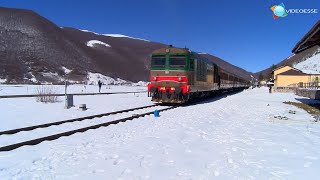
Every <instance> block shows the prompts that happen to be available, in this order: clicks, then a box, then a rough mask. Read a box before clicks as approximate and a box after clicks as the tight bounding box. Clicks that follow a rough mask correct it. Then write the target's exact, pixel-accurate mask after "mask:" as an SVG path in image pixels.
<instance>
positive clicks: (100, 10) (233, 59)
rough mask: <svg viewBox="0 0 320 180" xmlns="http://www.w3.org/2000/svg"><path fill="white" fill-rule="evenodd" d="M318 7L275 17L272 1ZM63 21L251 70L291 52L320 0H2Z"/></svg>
mask: <svg viewBox="0 0 320 180" xmlns="http://www.w3.org/2000/svg"><path fill="white" fill-rule="evenodd" d="M281 2H283V3H284V4H285V6H286V9H296V8H299V9H300V8H317V9H319V13H318V14H289V15H288V16H287V17H285V18H279V19H277V20H274V19H273V17H272V11H271V10H270V8H271V6H273V5H278V4H280V3H281ZM0 6H3V7H12V8H23V9H31V10H34V11H36V12H37V13H39V14H40V15H42V16H44V17H46V18H48V19H49V20H51V21H53V22H54V23H55V24H57V25H58V26H68V27H75V28H79V29H87V30H91V31H95V32H98V33H118V34H125V35H129V36H133V37H138V38H143V39H149V40H151V41H156V42H162V43H166V44H173V45H174V46H178V47H185V46H186V47H188V48H190V49H191V50H194V51H198V52H206V53H209V54H213V55H216V56H218V57H220V58H222V59H224V60H226V61H228V62H230V63H232V64H234V65H237V66H239V67H242V68H244V69H246V70H248V71H251V72H257V71H260V70H263V69H265V68H267V67H269V66H271V65H272V64H276V63H278V62H280V61H281V60H283V59H284V58H286V57H288V56H290V55H291V50H292V48H293V47H294V45H295V44H296V43H297V42H298V41H299V40H300V39H301V38H302V37H303V35H304V34H305V33H306V32H308V31H309V30H310V28H311V27H312V26H313V25H314V24H315V23H316V22H317V21H318V20H319V19H320V1H319V0H281V1H280V0H242V1H240V0H228V1H222V0H135V1H133V0H76V1H73V0H69V1H67V0H51V1H49V0H0Z"/></svg>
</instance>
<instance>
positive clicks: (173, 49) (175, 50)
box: [152, 47, 190, 54]
mask: <svg viewBox="0 0 320 180" xmlns="http://www.w3.org/2000/svg"><path fill="white" fill-rule="evenodd" d="M167 52H170V53H174V54H180V53H181V54H182V53H190V50H189V49H187V48H176V47H166V48H161V49H157V50H154V51H153V52H152V54H165V53H167Z"/></svg>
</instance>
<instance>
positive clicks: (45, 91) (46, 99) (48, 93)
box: [36, 86, 58, 103]
mask: <svg viewBox="0 0 320 180" xmlns="http://www.w3.org/2000/svg"><path fill="white" fill-rule="evenodd" d="M54 94H57V93H56V91H55V89H54V87H52V86H38V87H37V88H36V95H37V97H36V100H37V102H43V103H55V102H57V101H58V96H55V95H54Z"/></svg>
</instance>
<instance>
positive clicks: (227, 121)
mask: <svg viewBox="0 0 320 180" xmlns="http://www.w3.org/2000/svg"><path fill="white" fill-rule="evenodd" d="M95 97H97V98H96V99H94V98H93V97H88V96H83V97H79V98H81V103H86V102H88V103H89V102H90V103H89V104H90V106H89V108H90V107H92V108H91V110H92V112H101V111H103V110H104V111H105V112H106V111H112V110H113V109H116V108H120V107H121V108H125V107H127V106H142V105H143V104H150V103H151V102H150V99H149V98H147V97H146V94H145V95H144V96H142V94H140V96H139V97H136V96H134V95H112V96H111V95H110V96H95ZM102 97H103V98H102ZM77 98H78V97H77ZM298 100H305V98H302V97H297V96H295V95H293V94H283V93H274V94H268V89H267V88H260V89H253V90H251V89H250V90H246V91H243V92H241V93H238V94H234V95H230V96H222V97H218V98H216V99H214V100H208V101H206V102H202V103H199V104H196V105H190V106H186V107H179V108H177V109H173V110H170V111H165V112H162V113H161V114H160V118H155V117H153V116H147V117H144V118H139V119H135V120H133V121H128V122H125V123H120V124H117V125H111V126H108V127H105V128H99V129H96V130H90V131H87V132H85V133H77V134H74V135H72V136H69V137H63V138H60V139H58V140H55V141H50V142H43V143H41V144H39V145H36V146H26V147H22V148H19V149H17V150H14V151H12V152H1V153H0V177H1V179H317V178H318V169H319V167H320V160H319V158H320V151H319V148H320V124H317V123H312V122H311V120H313V117H312V116H310V115H309V114H308V113H307V112H305V111H304V110H301V109H298V108H296V107H294V106H291V105H287V104H284V103H283V102H284V101H294V102H299V101H298ZM8 102H9V100H8V99H1V101H0V103H1V104H0V108H1V109H2V108H3V107H6V106H8ZM78 102H80V101H78ZM78 102H77V103H78ZM10 104H11V107H12V110H11V111H9V110H10V108H7V109H4V111H2V112H4V115H2V117H8V118H1V119H2V124H5V126H6V127H7V128H9V127H13V126H17V125H18V124H17V121H16V120H15V119H19V118H20V122H22V121H23V120H24V121H34V119H37V120H39V121H37V123H42V122H45V121H47V120H46V118H39V119H38V118H36V114H45V116H44V115H43V117H50V116H52V115H56V114H60V113H61V112H60V111H59V110H58V109H59V108H62V107H61V106H63V104H61V103H60V104H56V105H55V104H38V103H35V101H31V100H30V101H28V100H27V99H12V102H10V103H9V106H10ZM21 106H22V107H21ZM41 106H42V107H41ZM23 107H27V108H23ZM38 108H40V109H39V110H38V111H37V110H36V109H38ZM15 109H16V111H15ZM30 109H33V112H29V111H30ZM45 109H47V110H45ZM151 109H152V108H151ZM151 109H150V110H151ZM2 110H3V109H2ZM57 110H58V111H57ZM89 110H90V109H89ZM290 110H293V111H296V114H290V113H289V111H290ZM65 111H66V112H70V114H75V115H76V116H78V115H79V114H81V113H87V112H82V111H77V110H74V109H71V110H65ZM2 114H3V113H2ZM67 114H68V113H64V114H61V115H60V117H66V118H69V117H70V116H68V115H67ZM277 115H281V116H286V117H288V120H278V119H275V118H274V116H277ZM104 119H105V118H101V120H104ZM10 124H13V125H10ZM23 124H24V125H27V124H28V123H23ZM0 141H1V137H0Z"/></svg>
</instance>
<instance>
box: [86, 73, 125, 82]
mask: <svg viewBox="0 0 320 180" xmlns="http://www.w3.org/2000/svg"><path fill="white" fill-rule="evenodd" d="M87 79H88V81H87V83H88V84H97V83H98V81H99V80H100V81H101V82H102V83H103V84H111V85H124V84H128V83H129V82H127V81H125V80H122V79H120V78H117V79H114V78H111V77H109V76H105V75H103V74H100V73H91V72H89V73H88V76H87Z"/></svg>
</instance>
